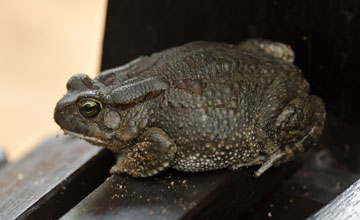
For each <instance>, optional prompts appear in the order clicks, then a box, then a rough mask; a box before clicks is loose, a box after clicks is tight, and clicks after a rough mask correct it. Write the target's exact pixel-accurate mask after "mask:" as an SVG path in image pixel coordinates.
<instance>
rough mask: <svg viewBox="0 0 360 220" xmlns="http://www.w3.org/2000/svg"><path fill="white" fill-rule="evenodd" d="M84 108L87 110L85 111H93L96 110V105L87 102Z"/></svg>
mask: <svg viewBox="0 0 360 220" xmlns="http://www.w3.org/2000/svg"><path fill="white" fill-rule="evenodd" d="M82 110H83V111H85V112H91V111H93V110H94V106H93V105H91V104H89V103H87V104H85V105H84V106H83V107H82Z"/></svg>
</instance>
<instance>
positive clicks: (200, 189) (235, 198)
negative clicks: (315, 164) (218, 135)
mask: <svg viewBox="0 0 360 220" xmlns="http://www.w3.org/2000/svg"><path fill="white" fill-rule="evenodd" d="M253 172H254V169H252V168H250V169H243V170H241V171H238V172H231V171H228V170H219V171H211V172H204V173H184V172H179V171H175V170H169V171H167V172H164V173H162V174H160V175H158V176H155V177H152V178H146V179H141V178H138V179H136V178H132V177H129V176H127V175H114V176H112V177H111V178H109V179H108V180H107V181H106V182H105V183H104V184H102V185H101V186H100V187H98V188H97V189H96V190H95V191H94V192H92V193H91V194H90V195H89V196H87V197H86V198H85V199H84V200H83V201H81V202H80V203H79V204H78V205H77V206H75V207H74V208H73V209H72V210H70V211H69V212H68V213H67V214H66V215H65V216H63V217H62V220H64V219H139V220H140V219H180V218H185V219H221V218H222V217H224V216H226V218H236V217H237V216H239V215H240V214H242V213H244V212H246V211H247V210H248V209H249V207H250V206H251V205H252V204H254V202H256V201H258V200H259V199H261V198H262V196H263V195H264V194H265V193H267V192H269V191H271V190H272V189H274V187H275V186H276V185H278V184H280V182H281V180H282V179H283V178H284V176H285V175H287V174H288V173H289V172H291V169H285V167H282V168H276V169H271V171H270V172H267V173H265V174H264V175H263V176H261V178H254V177H253Z"/></svg>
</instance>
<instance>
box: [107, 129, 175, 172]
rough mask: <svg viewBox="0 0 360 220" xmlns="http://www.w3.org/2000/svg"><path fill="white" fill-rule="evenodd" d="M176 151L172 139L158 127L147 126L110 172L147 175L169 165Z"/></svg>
mask: <svg viewBox="0 0 360 220" xmlns="http://www.w3.org/2000/svg"><path fill="white" fill-rule="evenodd" d="M175 153H176V145H175V143H174V141H173V140H172V139H171V138H170V137H169V136H168V135H167V134H166V133H165V132H164V131H163V130H161V129H160V128H156V127H153V128H149V129H147V130H146V131H145V132H144V133H143V134H142V135H141V136H140V138H139V141H138V142H137V143H136V144H135V145H134V146H133V147H132V148H131V149H130V150H129V152H128V153H127V156H126V158H125V160H123V161H122V162H121V163H119V164H116V165H114V166H113V167H112V168H111V170H110V173H111V174H119V173H127V174H129V175H131V176H133V177H148V176H152V175H155V174H157V173H158V172H159V171H161V170H164V169H165V168H167V167H169V166H170V162H171V160H172V159H173V158H174V156H175Z"/></svg>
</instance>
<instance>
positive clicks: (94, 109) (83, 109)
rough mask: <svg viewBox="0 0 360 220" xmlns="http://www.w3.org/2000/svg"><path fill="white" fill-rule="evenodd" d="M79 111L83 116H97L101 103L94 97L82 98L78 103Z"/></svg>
mask: <svg viewBox="0 0 360 220" xmlns="http://www.w3.org/2000/svg"><path fill="white" fill-rule="evenodd" d="M78 106H79V111H80V113H81V115H82V116H84V117H85V118H93V117H95V116H97V115H98V114H99V112H100V110H101V104H100V103H99V102H98V101H96V100H94V99H83V100H81V101H80V102H79V103H78Z"/></svg>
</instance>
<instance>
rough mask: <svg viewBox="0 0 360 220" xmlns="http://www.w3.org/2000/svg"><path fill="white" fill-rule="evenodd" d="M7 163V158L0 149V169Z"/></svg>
mask: <svg viewBox="0 0 360 220" xmlns="http://www.w3.org/2000/svg"><path fill="white" fill-rule="evenodd" d="M6 163H7V158H6V154H5V152H4V151H3V150H2V149H0V169H1V167H3V166H4V165H5V164H6Z"/></svg>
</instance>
